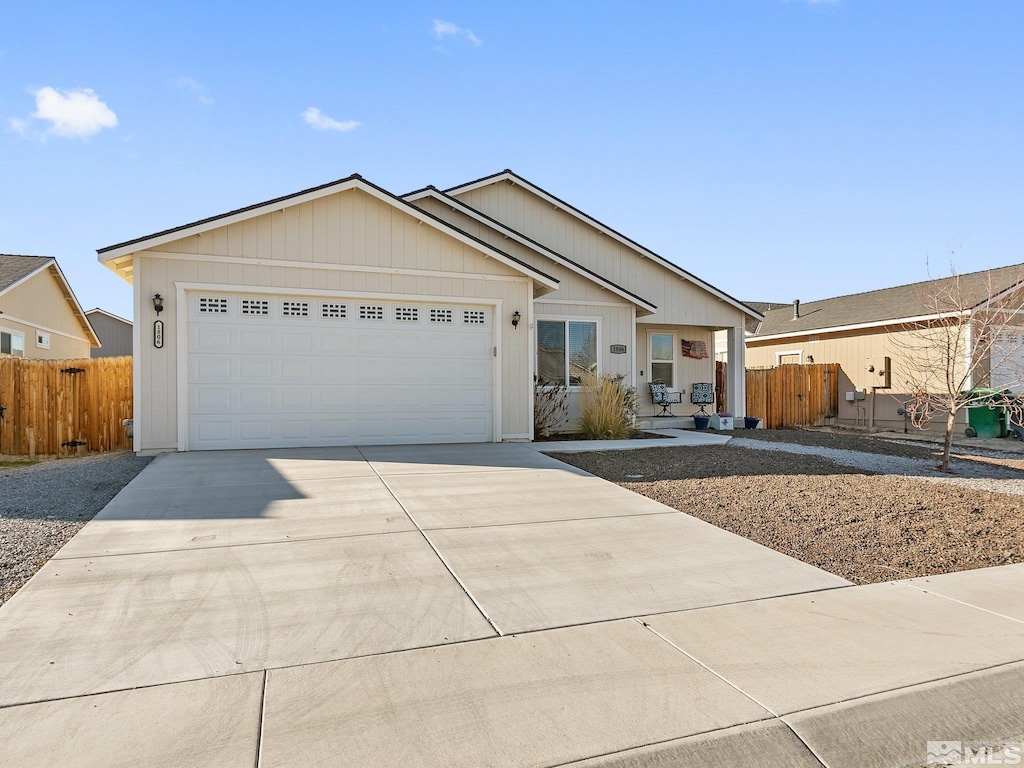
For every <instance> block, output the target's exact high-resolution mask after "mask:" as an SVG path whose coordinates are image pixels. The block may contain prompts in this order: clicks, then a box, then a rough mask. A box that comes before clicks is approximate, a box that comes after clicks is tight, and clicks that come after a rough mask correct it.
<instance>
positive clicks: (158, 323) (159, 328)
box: [153, 320, 164, 349]
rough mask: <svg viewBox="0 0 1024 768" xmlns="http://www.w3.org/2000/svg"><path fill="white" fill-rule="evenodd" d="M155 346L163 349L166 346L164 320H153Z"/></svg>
mask: <svg viewBox="0 0 1024 768" xmlns="http://www.w3.org/2000/svg"><path fill="white" fill-rule="evenodd" d="M153 346H154V347H156V348H157V349H163V346H164V321H163V320H154V321H153Z"/></svg>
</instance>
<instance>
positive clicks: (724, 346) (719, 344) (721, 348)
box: [715, 301, 792, 363]
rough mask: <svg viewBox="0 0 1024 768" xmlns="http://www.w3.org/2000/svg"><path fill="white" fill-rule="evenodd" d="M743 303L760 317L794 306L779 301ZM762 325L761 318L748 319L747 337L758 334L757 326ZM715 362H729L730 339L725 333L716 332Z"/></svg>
mask: <svg viewBox="0 0 1024 768" xmlns="http://www.w3.org/2000/svg"><path fill="white" fill-rule="evenodd" d="M743 303H744V304H746V305H747V306H748V307H750V308H751V309H752V310H754V311H755V312H757V313H758V314H760V315H764V314H765V313H766V312H767V311H768V310H770V309H778V308H779V307H791V306H792V304H783V303H781V302H778V301H745V302H743ZM760 324H761V319H760V318H757V317H751V318H748V319H747V327H746V335H747V336H753V335H754V334H755V333H756V332H757V326H759V325H760ZM715 360H717V361H718V362H720V363H725V362H728V360H729V349H728V339H727V338H726V334H725V333H724V332H723V331H716V332H715Z"/></svg>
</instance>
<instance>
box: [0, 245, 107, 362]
mask: <svg viewBox="0 0 1024 768" xmlns="http://www.w3.org/2000/svg"><path fill="white" fill-rule="evenodd" d="M46 269H50V270H52V272H53V276H54V279H56V281H57V286H58V287H59V288H60V290H61V293H63V294H64V298H65V299H67V302H68V304H70V305H71V311H72V312H73V313H74V315H75V317H77V318H78V322H79V323H80V324H81V325H82V330H83V331H85V335H86V337H87V338H88V340H89V343H90V344H92V345H93V346H94V347H99V346H101V344H100V339H99V336H97V335H96V331H95V330H93V327H92V324H91V323H90V322H89V318H88V317H87V316H86V314H85V311H84V310H83V309H82V305H81V304H79V303H78V299H77V298H76V297H75V292H74V291H72V290H71V285H70V284H69V283H68V281H67V278H66V277H64V273H63V272H62V271H61V268H60V265H59V264H58V263H57V260H56V259H54V258H53V257H51V256H18V255H16V254H11V253H3V254H0V295H3V294H5V293H7V292H8V291H11V290H13V289H14V288H15V287H17V286H19V285H21V284H22V283H24V282H25V281H26V280H28V279H29V278H31V277H34V276H35V275H36V274H38V273H39V272H42V271H43V270H46ZM26 324H27V325H38V321H34V322H33V321H29V322H26Z"/></svg>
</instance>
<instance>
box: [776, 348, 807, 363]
mask: <svg viewBox="0 0 1024 768" xmlns="http://www.w3.org/2000/svg"><path fill="white" fill-rule="evenodd" d="M803 361H804V351H803V350H802V349H793V350H787V351H786V352H776V353H775V364H776V365H800V364H801V363H802V362H803Z"/></svg>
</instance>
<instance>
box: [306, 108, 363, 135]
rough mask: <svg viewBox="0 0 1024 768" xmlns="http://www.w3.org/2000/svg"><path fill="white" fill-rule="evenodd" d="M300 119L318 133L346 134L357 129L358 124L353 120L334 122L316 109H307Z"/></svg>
mask: <svg viewBox="0 0 1024 768" xmlns="http://www.w3.org/2000/svg"><path fill="white" fill-rule="evenodd" d="M302 119H303V120H305V121H306V124H307V125H310V126H312V127H313V128H315V129H316V130H318V131H341V132H342V133H346V132H348V131H354V130H355V129H356V128H358V127H359V123H357V122H356V121H355V120H344V121H342V120H335V119H334V118H333V117H328V116H327V115H325V114H324V113H323V112H321V111H320V110H319V109H317V108H316V107H309V108H308V109H306V110H305V111H304V112H303V113H302Z"/></svg>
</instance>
